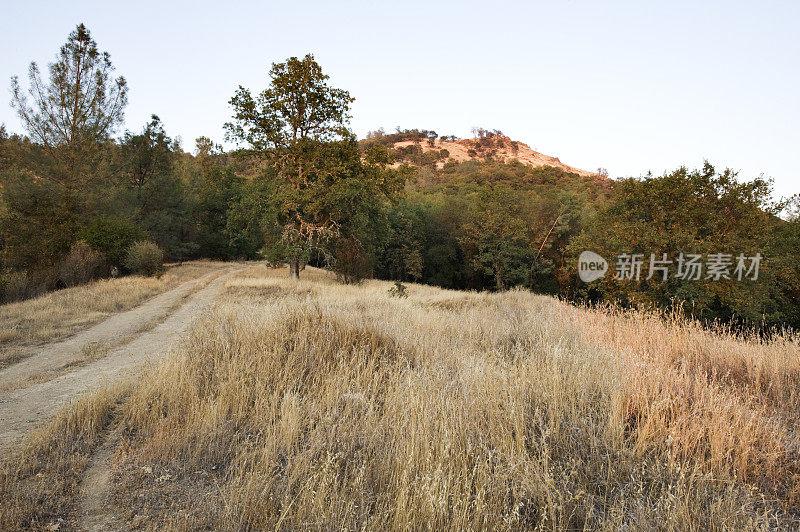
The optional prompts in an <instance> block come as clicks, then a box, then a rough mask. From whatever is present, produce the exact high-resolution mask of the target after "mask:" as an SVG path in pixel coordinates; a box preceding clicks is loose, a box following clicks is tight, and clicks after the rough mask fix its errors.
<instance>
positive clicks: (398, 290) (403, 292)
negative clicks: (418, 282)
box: [389, 281, 408, 298]
mask: <svg viewBox="0 0 800 532" xmlns="http://www.w3.org/2000/svg"><path fill="white" fill-rule="evenodd" d="M389 295H390V296H392V297H399V298H404V297H408V287H407V286H406V285H404V284H403V283H401V282H400V281H395V282H394V286H393V287H391V288H389Z"/></svg>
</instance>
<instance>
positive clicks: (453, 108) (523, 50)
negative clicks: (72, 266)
mask: <svg viewBox="0 0 800 532" xmlns="http://www.w3.org/2000/svg"><path fill="white" fill-rule="evenodd" d="M2 13H3V19H4V21H3V22H4V23H3V25H2V26H3V30H2V31H1V32H0V49H1V50H2V53H1V54H0V83H4V84H5V87H6V90H5V91H4V92H3V95H4V97H3V98H2V99H3V100H4V101H3V102H2V103H0V122H4V123H5V124H6V126H7V127H8V128H9V129H10V130H12V131H17V132H21V127H20V124H19V122H18V120H17V118H16V116H15V114H14V112H13V110H12V109H11V108H10V107H9V105H8V101H9V100H10V94H9V92H8V86H9V78H10V77H11V76H12V75H14V74H17V75H19V76H20V78H22V79H23V81H26V80H25V76H26V75H27V67H28V64H29V63H30V61H36V62H38V63H39V64H40V66H43V67H44V66H45V65H46V64H47V63H48V62H50V61H52V60H53V58H54V57H55V54H56V53H57V51H58V48H59V46H60V45H61V44H62V43H63V42H64V41H65V40H66V38H67V35H68V34H69V32H70V31H72V29H73V28H74V27H75V25H76V24H78V23H79V22H84V23H85V24H86V25H87V26H88V28H89V29H90V30H91V32H92V35H93V37H94V38H95V40H96V41H97V43H98V45H99V46H100V48H101V49H102V50H106V51H108V52H110V53H111V58H112V61H113V62H114V64H115V65H116V67H117V72H118V73H119V74H122V75H124V76H125V77H126V78H127V80H128V83H129V86H130V93H129V99H130V104H129V106H128V108H127V112H126V127H127V128H129V129H132V130H139V129H141V127H142V126H143V125H144V124H145V122H146V121H147V120H148V118H149V116H150V114H152V113H155V114H158V115H159V116H160V117H161V118H162V120H163V121H164V124H165V126H166V128H167V132H168V133H169V134H170V135H172V136H180V137H181V138H182V139H183V146H184V149H186V150H192V149H193V146H194V139H195V138H196V137H198V136H200V135H206V136H210V137H212V138H213V139H215V140H216V141H218V142H221V141H222V140H223V131H222V124H223V123H224V122H226V121H227V120H228V119H229V117H230V114H231V111H230V108H229V106H228V104H227V101H228V100H229V99H230V97H231V96H232V95H233V93H234V91H235V89H236V87H237V86H238V85H240V84H241V85H244V86H246V87H249V88H250V89H251V90H253V91H260V90H261V89H263V88H264V87H265V86H266V84H267V71H268V69H269V67H270V65H271V63H272V62H275V61H283V60H285V59H286V58H287V57H289V56H293V55H294V56H302V55H304V54H306V53H308V52H311V53H313V54H314V55H315V56H316V59H317V61H318V62H319V63H320V64H321V65H322V68H323V70H324V71H325V72H326V73H328V74H329V75H330V76H331V82H332V83H333V84H334V85H335V86H338V87H340V88H343V89H347V90H349V91H350V93H351V95H352V96H354V97H355V98H356V102H355V104H354V106H353V120H352V124H351V125H352V128H353V130H354V131H355V132H356V134H357V135H358V136H359V137H363V136H365V135H366V133H367V131H369V130H371V129H377V128H379V127H383V128H385V129H386V130H387V131H390V130H393V129H394V127H395V126H398V125H399V126H401V127H403V128H415V127H416V128H420V129H433V130H435V131H437V132H438V133H440V134H455V135H458V136H461V137H465V136H470V134H471V133H470V131H471V129H472V127H474V126H480V127H484V128H487V129H500V130H502V131H503V132H504V133H506V134H507V135H509V136H510V137H512V138H514V139H516V140H520V141H523V142H525V143H527V144H529V145H531V147H533V148H534V149H536V150H538V151H541V152H543V153H546V154H548V155H554V156H557V157H560V158H561V160H562V161H563V162H565V163H567V164H570V165H573V166H577V167H579V168H584V169H587V170H595V169H597V168H598V167H603V168H607V169H608V171H609V174H610V175H611V176H612V177H624V176H639V175H642V174H645V173H647V172H648V171H652V172H653V173H654V174H657V175H660V174H662V173H663V172H664V171H665V170H671V169H674V168H677V167H678V166H680V165H682V164H685V165H688V166H690V167H697V166H700V165H702V162H703V159H708V160H709V161H710V162H712V163H713V164H715V165H717V166H718V167H725V166H728V167H732V168H734V169H736V170H739V171H740V172H741V173H740V177H742V178H750V177H755V176H758V175H760V174H764V176H766V177H773V178H774V179H775V189H776V193H777V195H790V194H795V193H800V157H798V153H800V127H798V126H800V30H799V28H800V2H792V1H784V2H770V1H758V2H756V1H753V2H736V1H725V2H702V1H692V2H680V1H671V2H664V1H661V2H647V1H644V0H640V1H636V2H596V1H585V2H584V1H577V0H575V1H556V0H553V1H550V2H502V1H482V2H466V1H462V2H431V1H429V2H416V1H405V2H385V3H384V2H363V3H360V2H346V1H326V2H299V1H298V2H274V3H270V2H221V1H217V2H205V1H192V2H166V1H165V2H150V1H139V2H125V3H119V4H118V5H117V4H115V3H113V2H108V1H105V2H81V1H72V2H41V1H28V2H8V1H5V2H4V6H3V9H2Z"/></svg>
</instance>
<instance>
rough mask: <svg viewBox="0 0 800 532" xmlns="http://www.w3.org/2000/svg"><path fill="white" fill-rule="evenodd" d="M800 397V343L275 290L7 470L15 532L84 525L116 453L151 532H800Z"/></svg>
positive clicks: (536, 300)
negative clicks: (104, 454) (92, 467)
mask: <svg viewBox="0 0 800 532" xmlns="http://www.w3.org/2000/svg"><path fill="white" fill-rule="evenodd" d="M392 288H394V290H392ZM798 390H800V339H798V337H797V336H793V335H787V334H784V335H781V336H776V337H774V338H772V339H771V340H770V341H765V340H762V339H759V338H758V337H745V336H741V335H734V334H731V333H729V332H726V331H725V330H717V331H709V330H707V329H704V328H702V327H700V326H699V325H697V324H695V323H693V322H689V321H686V320H685V319H683V318H680V317H677V316H673V317H670V316H665V317H660V316H657V315H653V314H647V313H641V312H618V311H606V310H600V309H597V310H589V309H586V308H579V307H574V306H571V305H568V304H565V303H562V302H559V301H557V300H555V299H552V298H550V297H546V296H540V295H534V294H531V293H529V292H526V291H521V290H512V291H508V292H503V293H498V294H490V293H476V292H456V291H448V290H442V289H439V288H433V287H426V286H422V285H408V286H407V288H406V289H405V290H402V289H398V288H397V287H394V286H393V285H392V284H391V283H388V282H383V281H368V282H365V283H363V284H361V285H355V286H354V285H342V284H339V283H336V282H335V280H334V278H333V276H332V275H331V274H329V273H327V272H324V271H321V270H316V269H307V270H306V271H305V272H304V279H302V280H300V281H299V282H298V281H293V280H289V279H288V276H287V272H286V271H285V270H273V269H267V268H265V267H263V266H258V267H253V268H250V269H249V270H247V271H246V272H244V273H243V274H240V275H239V276H238V277H236V278H234V279H232V280H230V281H228V284H227V288H226V292H225V294H224V296H223V297H222V299H221V300H220V301H219V303H218V305H217V306H216V308H215V309H214V311H213V312H211V313H209V314H208V315H207V316H205V317H204V318H203V319H202V320H201V321H200V322H198V323H197V324H196V326H195V327H194V329H193V331H192V333H191V334H190V335H189V336H188V337H187V339H186V341H185V342H184V344H183V346H182V347H181V348H180V349H178V350H177V351H176V352H175V353H174V354H173V356H172V357H170V358H169V359H167V360H165V361H164V362H163V363H162V364H161V365H160V366H159V367H158V368H157V369H155V370H154V371H152V372H149V373H148V374H147V375H146V377H145V378H143V379H142V380H141V381H139V382H137V383H135V385H132V386H130V388H128V389H124V388H123V389H121V388H119V387H118V388H115V389H113V390H109V391H105V392H102V393H99V394H94V395H91V396H88V397H86V398H85V399H83V400H82V401H80V402H78V403H77V404H76V405H75V406H74V407H72V409H69V410H67V411H65V412H64V413H62V414H61V415H60V416H57V417H56V419H55V420H54V421H53V423H52V425H51V426H50V427H49V428H46V429H44V430H43V431H41V432H40V433H39V434H36V435H34V436H33V437H32V438H30V439H29V440H28V443H27V446H26V448H25V449H23V451H21V452H22V453H23V454H22V457H20V456H12V457H8V458H7V459H6V461H5V465H4V468H3V474H2V477H0V501H2V502H0V526H2V527H6V528H7V527H11V526H15V525H19V524H22V523H31V522H34V523H39V524H41V525H46V524H47V523H50V522H55V521H56V520H57V519H58V518H59V517H61V518H63V519H65V520H69V519H70V518H71V517H70V516H73V517H74V511H75V510H74V498H73V495H74V491H75V489H76V488H75V486H76V482H77V481H76V479H79V478H80V476H81V472H82V471H83V469H84V468H85V464H86V461H87V459H88V456H89V455H90V454H91V453H92V451H93V449H95V448H96V447H97V446H98V445H99V443H100V442H101V441H103V439H104V438H107V437H106V436H103V433H104V432H109V433H111V434H112V436H110V438H112V441H113V442H114V447H113V449H114V454H113V459H112V475H113V479H114V482H115V485H116V488H115V490H114V492H113V494H112V495H113V499H114V501H115V503H114V504H115V507H114V511H116V512H120V513H121V514H122V515H124V516H125V519H127V520H128V524H129V525H131V526H136V527H143V528H146V529H153V530H155V529H161V528H163V527H170V528H177V529H196V528H213V529H222V530H239V529H283V530H291V529H298V528H315V529H340V528H349V529H369V530H381V529H386V528H395V529H408V528H423V529H441V528H442V527H450V528H457V529H465V528H473V529H520V528H526V527H533V526H540V527H543V528H548V529H549V528H559V529H582V528H584V527H587V528H601V529H607V530H619V529H623V528H625V529H629V530H653V529H695V530H722V529H740V530H743V529H753V528H756V527H760V526H766V527H790V526H798V525H800V490H799V489H798V486H800V468H799V466H798V464H800V432H799V431H798V423H799V422H800V418H799V417H798V412H800V393H799V392H798ZM20 458H22V459H20ZM37 501H38V502H37Z"/></svg>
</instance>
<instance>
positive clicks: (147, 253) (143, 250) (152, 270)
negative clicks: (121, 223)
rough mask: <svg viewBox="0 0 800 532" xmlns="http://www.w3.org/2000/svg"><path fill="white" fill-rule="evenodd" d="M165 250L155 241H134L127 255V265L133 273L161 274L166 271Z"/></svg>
mask: <svg viewBox="0 0 800 532" xmlns="http://www.w3.org/2000/svg"><path fill="white" fill-rule="evenodd" d="M163 262H164V252H163V251H161V248H159V247H158V246H157V245H155V244H154V243H153V242H148V241H146V240H142V241H139V242H134V243H133V245H131V246H130V247H129V248H128V252H127V253H126V255H125V262H124V264H125V267H126V268H127V269H128V270H129V271H130V272H131V273H138V274H140V275H147V276H150V275H160V274H161V272H163V271H164V265H163Z"/></svg>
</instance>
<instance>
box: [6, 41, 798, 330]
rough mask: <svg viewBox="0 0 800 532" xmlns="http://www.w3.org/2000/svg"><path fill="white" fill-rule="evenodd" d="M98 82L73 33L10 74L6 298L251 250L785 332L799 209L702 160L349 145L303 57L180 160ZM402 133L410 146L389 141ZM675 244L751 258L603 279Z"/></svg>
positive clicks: (423, 136)
mask: <svg viewBox="0 0 800 532" xmlns="http://www.w3.org/2000/svg"><path fill="white" fill-rule="evenodd" d="M76 65H80V69H78V68H76ZM79 71H80V76H84V78H83V79H82V80H81V79H80V78H79V74H78V72H79ZM112 72H113V66H112V65H111V62H110V58H109V56H108V55H107V54H105V53H101V52H100V51H99V50H98V49H97V46H96V44H95V43H94V41H93V40H92V39H91V36H90V35H89V32H88V30H86V28H84V27H83V26H79V27H78V28H77V29H76V31H75V32H73V34H71V35H70V38H69V40H68V42H67V44H65V46H64V47H63V48H62V50H61V52H60V54H59V57H58V58H57V61H56V62H55V63H53V64H52V65H50V68H49V74H50V75H49V79H46V80H43V79H41V74H40V72H39V70H38V68H36V67H35V66H33V67H32V68H31V72H30V84H29V85H30V89H29V91H28V93H27V94H28V96H27V97H26V95H25V94H26V93H25V91H23V89H22V87H21V84H20V83H19V82H18V81H17V80H14V81H13V82H12V95H13V101H12V103H13V105H14V106H15V107H16V109H17V111H18V113H19V115H20V117H21V119H22V122H23V124H25V126H26V128H27V133H28V135H27V136H21V135H12V134H9V133H7V132H6V131H5V129H3V130H0V164H2V167H1V168H0V186H2V189H0V194H1V195H0V220H2V226H1V227H0V260H1V261H2V265H0V266H2V274H0V296H1V297H3V298H4V300H11V299H15V298H21V297H30V296H31V295H35V294H36V293H40V292H41V291H43V290H48V289H52V288H57V287H60V286H67V285H70V284H76V283H80V282H85V281H86V280H89V279H92V278H97V277H101V276H107V275H110V274H111V272H112V271H118V272H120V273H122V274H124V273H126V272H141V273H153V272H154V271H157V269H153V263H154V262H158V264H159V265H160V260H161V259H163V260H170V261H181V260H186V259H192V258H212V259H228V260H231V259H264V260H268V261H270V262H272V263H275V264H281V263H284V264H288V265H289V269H290V274H291V275H292V276H293V277H299V276H300V275H301V270H302V268H303V266H304V265H305V264H313V265H317V266H322V267H327V268H329V269H331V270H333V271H335V272H336V273H337V275H338V276H339V278H340V279H341V280H342V281H345V282H358V281H360V280H362V279H364V278H368V277H379V278H382V279H390V280H396V281H399V282H404V281H414V282H422V283H429V284H435V285H439V286H443V287H447V288H456V289H475V290H506V289H509V288H512V287H525V288H528V289H531V290H534V291H537V292H541V293H548V294H553V295H557V296H560V297H565V298H568V299H571V300H576V301H589V302H593V303H594V302H615V303H618V304H621V305H626V306H643V305H654V306H660V307H671V306H679V307H681V308H683V309H684V311H686V312H689V313H692V314H693V315H694V316H696V317H698V318H700V319H704V320H723V321H726V322H731V323H735V324H737V325H747V326H759V327H765V326H766V327H771V326H783V325H790V326H794V327H797V326H800V289H799V288H798V287H800V229H799V228H800V221H799V220H798V216H797V212H796V205H797V204H796V202H795V204H794V205H795V211H791V210H789V211H787V210H786V209H787V208H788V207H790V206H791V204H790V202H774V201H773V200H772V195H771V189H770V183H769V182H768V181H764V180H762V179H755V180H753V181H750V182H740V181H739V180H737V178H736V176H735V174H733V173H732V172H730V171H728V170H726V171H723V172H717V170H716V169H714V168H713V167H712V166H710V165H706V166H705V167H704V168H702V169H699V170H694V171H690V170H687V169H685V168H681V169H678V170H677V171H675V172H672V173H670V174H668V175H665V176H662V177H648V178H646V179H626V180H621V181H611V180H607V179H602V178H598V177H590V178H587V177H581V176H579V175H577V174H572V173H568V172H565V171H562V170H560V169H556V168H553V167H538V168H532V167H529V166H525V165H523V164H520V163H518V162H515V161H511V162H507V163H503V162H497V161H494V160H492V159H491V157H490V156H488V157H486V158H485V159H484V160H483V161H479V160H475V161H468V162H463V163H456V162H455V161H453V160H452V159H449V158H448V154H447V153H442V152H443V151H445V152H446V150H428V151H424V150H422V149H421V146H420V144H422V143H425V142H427V143H429V145H431V146H433V145H435V140H436V139H437V138H447V139H453V138H454V137H452V136H446V137H439V135H437V134H436V133H435V132H433V131H430V130H399V129H398V130H397V131H396V132H395V133H390V134H386V133H384V132H383V131H382V130H378V131H377V132H372V133H371V134H370V135H368V138H367V139H364V140H362V141H361V142H358V141H357V140H356V139H355V137H354V136H353V134H352V133H351V132H350V131H349V129H348V121H349V112H350V105H351V103H352V101H353V98H352V97H351V96H350V95H349V93H348V92H347V91H344V90H341V89H338V88H335V87H331V86H330V85H329V84H328V76H327V75H325V74H324V73H323V72H322V70H321V68H320V66H319V65H318V64H317V63H316V61H315V60H314V58H313V56H310V55H308V56H305V57H304V58H295V57H292V58H289V59H288V60H287V61H285V62H283V63H276V64H274V65H273V66H272V69H271V70H270V73H269V82H268V84H267V87H266V88H264V89H263V90H261V91H260V92H258V93H255V94H253V93H251V91H250V90H249V89H246V88H244V87H239V89H238V90H237V91H236V92H235V94H234V95H233V97H232V98H231V100H230V102H229V104H230V105H231V107H232V109H233V116H232V120H231V122H230V123H228V124H226V126H225V128H226V135H227V139H228V140H230V141H232V142H236V143H237V144H238V148H237V149H236V150H234V151H232V152H229V153H226V152H225V151H224V150H223V149H222V148H221V147H220V146H218V145H217V144H215V143H214V142H213V141H211V140H210V139H208V138H204V137H203V138H200V139H197V141H196V142H195V145H194V146H193V149H192V153H187V152H186V151H185V150H184V148H183V147H182V146H181V145H180V144H179V143H178V142H177V141H176V140H175V139H174V138H173V137H172V136H171V135H170V134H168V132H167V131H166V130H165V128H164V126H163V124H162V123H161V121H160V120H159V119H158V117H157V116H153V117H152V120H151V121H150V122H148V123H147V124H144V125H142V126H141V127H140V128H139V129H137V130H135V131H126V132H124V133H122V134H121V135H119V136H115V135H117V132H118V129H119V127H120V126H121V125H122V119H123V114H122V113H123V109H124V107H125V103H126V101H127V84H126V82H125V80H124V78H121V77H118V78H113V77H112ZM92 80H94V81H92ZM475 137H476V138H475V139H474V141H473V144H474V150H475V151H476V153H477V152H478V151H479V150H480V151H481V152H482V153H483V152H485V153H486V154H491V150H492V149H493V148H495V147H496V144H497V143H498V142H501V143H505V142H507V139H506V138H505V137H504V136H502V133H501V132H499V131H487V130H483V129H481V130H477V131H476V134H475ZM401 141H412V142H411V144H410V145H409V146H407V147H404V148H400V149H398V148H397V147H396V146H395V145H396V143H397V142H401ZM782 212H784V213H785V212H789V215H788V216H784V217H783V218H780V217H779V216H778V215H779V214H780V213H782ZM584 250H592V251H595V252H597V253H599V254H601V255H602V256H603V257H605V258H606V259H607V260H608V261H609V263H610V268H611V270H612V271H611V272H610V273H609V275H607V276H606V277H605V278H604V279H602V280H600V281H597V282H594V283H591V284H585V283H582V282H581V281H579V280H578V275H577V273H578V272H577V270H576V263H577V258H578V255H579V254H580V253H581V252H582V251H584ZM679 252H684V253H691V254H699V255H703V256H708V255H711V254H717V253H723V254H724V253H727V254H734V255H735V254H738V253H742V254H747V256H749V257H750V256H755V255H756V254H759V255H761V256H763V258H764V260H763V263H762V264H761V270H760V277H759V278H758V280H740V279H737V278H735V277H733V278H726V277H722V278H718V279H707V278H705V276H702V277H700V278H698V279H686V278H677V277H675V276H673V277H671V278H670V279H667V280H659V279H658V278H652V277H651V278H647V275H643V276H641V277H640V278H636V279H615V276H614V268H615V263H614V260H615V257H617V256H618V255H619V254H623V253H625V254H634V255H637V256H641V257H644V258H645V259H644V260H645V261H646V258H649V257H650V256H651V254H653V256H658V257H662V254H667V255H668V256H669V257H670V259H674V258H675V256H676V254H678V253H679ZM645 273H646V272H645ZM729 277H730V276H729Z"/></svg>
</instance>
